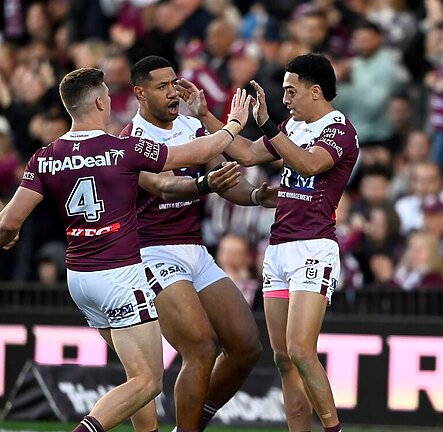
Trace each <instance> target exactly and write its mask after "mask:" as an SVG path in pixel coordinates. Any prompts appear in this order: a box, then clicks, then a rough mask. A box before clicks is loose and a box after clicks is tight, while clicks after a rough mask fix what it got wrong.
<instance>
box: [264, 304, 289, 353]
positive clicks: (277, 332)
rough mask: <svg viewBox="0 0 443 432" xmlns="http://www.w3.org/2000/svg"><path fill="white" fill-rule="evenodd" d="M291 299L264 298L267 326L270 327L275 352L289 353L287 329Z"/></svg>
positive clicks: (269, 331)
mask: <svg viewBox="0 0 443 432" xmlns="http://www.w3.org/2000/svg"><path fill="white" fill-rule="evenodd" d="M288 306H289V299H286V298H274V297H265V298H264V310H265V318H266V327H267V329H268V335H269V342H270V344H271V348H272V350H273V351H274V353H275V354H278V355H280V356H284V355H286V353H287V347H286V329H287V325H288Z"/></svg>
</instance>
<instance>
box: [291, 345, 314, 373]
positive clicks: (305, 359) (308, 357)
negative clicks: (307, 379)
mask: <svg viewBox="0 0 443 432" xmlns="http://www.w3.org/2000/svg"><path fill="white" fill-rule="evenodd" d="M288 356H289V358H290V359H291V361H292V363H293V364H294V365H295V366H296V367H297V369H298V371H299V372H300V374H301V375H306V374H307V373H308V371H309V370H310V368H311V365H312V364H313V361H315V359H316V358H317V356H316V354H315V353H313V352H312V350H310V349H308V348H306V347H305V346H303V345H298V344H292V345H289V346H288Z"/></svg>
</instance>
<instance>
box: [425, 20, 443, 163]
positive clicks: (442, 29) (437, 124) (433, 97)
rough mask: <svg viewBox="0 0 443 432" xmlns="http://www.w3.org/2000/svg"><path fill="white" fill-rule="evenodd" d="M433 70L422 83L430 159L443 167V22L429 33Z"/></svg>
mask: <svg viewBox="0 0 443 432" xmlns="http://www.w3.org/2000/svg"><path fill="white" fill-rule="evenodd" d="M429 37H432V44H433V48H432V58H431V62H432V64H433V69H432V70H431V71H429V72H428V73H427V74H426V75H425V79H424V82H425V84H426V86H427V87H428V88H429V90H430V100H429V105H430V106H429V109H430V113H429V114H430V116H429V123H430V126H431V129H432V135H433V136H432V159H433V160H434V161H436V162H437V163H438V164H439V165H440V166H441V167H443V22H441V23H439V24H438V25H436V26H435V27H434V28H433V29H432V30H431V31H430V35H429Z"/></svg>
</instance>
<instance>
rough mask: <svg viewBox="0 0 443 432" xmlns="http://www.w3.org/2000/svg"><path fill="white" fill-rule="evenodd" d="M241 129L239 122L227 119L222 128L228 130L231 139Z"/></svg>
mask: <svg viewBox="0 0 443 432" xmlns="http://www.w3.org/2000/svg"><path fill="white" fill-rule="evenodd" d="M242 129H243V127H242V125H241V124H240V123H239V122H235V121H229V122H228V123H226V124H225V125H224V126H223V127H222V130H224V131H226V132H228V133H229V134H230V135H231V137H232V139H234V138H235V136H236V135H237V134H238V133H239V132H240V131H241V130H242Z"/></svg>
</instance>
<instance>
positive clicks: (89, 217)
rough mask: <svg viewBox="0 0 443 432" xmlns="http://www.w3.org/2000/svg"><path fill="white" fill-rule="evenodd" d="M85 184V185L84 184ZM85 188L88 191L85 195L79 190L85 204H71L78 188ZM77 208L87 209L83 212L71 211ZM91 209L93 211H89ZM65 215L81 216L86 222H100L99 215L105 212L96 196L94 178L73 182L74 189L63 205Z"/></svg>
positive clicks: (82, 178) (102, 203) (79, 179)
mask: <svg viewBox="0 0 443 432" xmlns="http://www.w3.org/2000/svg"><path fill="white" fill-rule="evenodd" d="M85 183H86V184H85ZM80 187H81V188H84V187H87V188H88V189H89V190H86V194H85V191H84V190H81V196H84V201H85V203H86V204H83V205H81V206H80V205H78V204H73V203H72V200H73V199H74V197H75V196H76V193H77V192H78V189H79V188H80ZM73 206H74V207H75V208H78V207H87V208H86V209H85V210H80V211H78V210H76V209H75V210H73V209H72V207H73ZM91 207H93V208H94V211H93V212H92V211H89V212H88V208H89V209H90V208H91ZM97 207H98V208H97ZM65 209H66V213H67V215H68V216H77V215H83V217H84V218H85V220H86V222H97V221H98V220H100V217H101V216H100V214H101V213H103V212H104V211H105V204H104V201H103V200H100V199H98V195H97V188H96V185H95V178H94V177H93V176H89V177H80V178H78V179H77V181H76V182H75V185H74V187H73V188H72V191H71V193H70V194H69V197H68V199H67V201H66V204H65Z"/></svg>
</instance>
